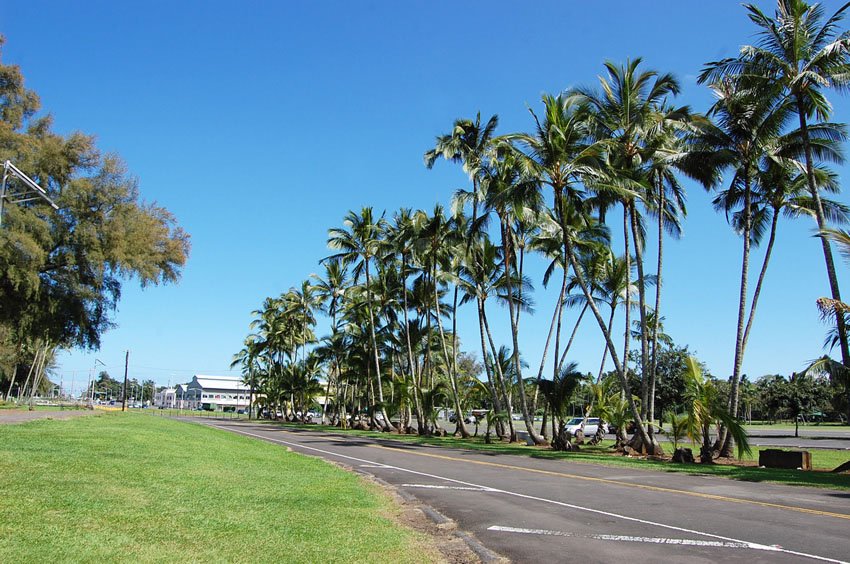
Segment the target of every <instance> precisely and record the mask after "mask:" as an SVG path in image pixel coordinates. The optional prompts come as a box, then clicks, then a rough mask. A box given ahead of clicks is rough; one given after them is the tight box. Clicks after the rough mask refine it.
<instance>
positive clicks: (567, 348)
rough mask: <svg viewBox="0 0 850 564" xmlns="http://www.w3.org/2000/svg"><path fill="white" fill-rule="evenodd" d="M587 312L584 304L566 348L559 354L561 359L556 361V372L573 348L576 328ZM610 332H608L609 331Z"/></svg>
mask: <svg viewBox="0 0 850 564" xmlns="http://www.w3.org/2000/svg"><path fill="white" fill-rule="evenodd" d="M586 311H587V303H585V304H584V305H583V306H582V307H581V312H580V313H579V314H578V319H576V324H575V325H574V326H573V331H572V333H570V340H569V341H567V346H566V347H564V352H563V353H561V358H560V360H558V370H560V369H561V367H562V366H563V365H564V362H566V360H567V353H568V352H570V348H571V347H572V346H573V341H574V340H575V338H576V335H577V334H578V327H579V325H580V324H581V319H582V318H583V317H584V313H585V312H586ZM609 332H610V330H609Z"/></svg>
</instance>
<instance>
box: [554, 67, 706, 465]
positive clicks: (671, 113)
mask: <svg viewBox="0 0 850 564" xmlns="http://www.w3.org/2000/svg"><path fill="white" fill-rule="evenodd" d="M641 62H642V61H641V59H640V58H637V59H634V60H630V61H627V62H626V64H625V65H616V64H614V63H612V62H606V63H605V68H606V71H607V73H606V74H607V76H604V77H600V78H599V82H600V91H595V90H592V89H589V88H576V89H574V90H572V91H571V93H570V96H571V97H574V98H575V99H576V101H577V102H578V103H579V104H581V105H582V106H584V112H586V115H587V120H588V124H589V127H590V133H591V135H592V136H593V138H595V139H597V140H599V142H600V143H602V144H603V145H604V146H605V151H606V155H607V158H606V161H605V162H606V168H607V172H608V175H607V176H606V178H605V179H604V181H603V182H606V183H608V182H610V183H613V184H615V185H617V186H618V187H619V188H620V189H621V196H620V198H619V199H620V201H621V203H622V205H623V214H624V215H623V236H624V243H625V257H626V261H627V264H626V274H627V275H628V276H629V277H630V276H631V267H630V266H629V262H631V250H630V244H629V241H630V239H631V241H632V242H633V244H634V258H635V264H636V266H637V273H638V280H637V290H638V299H639V309H638V311H639V315H640V319H641V326H642V327H644V328H646V329H647V330H644V331H642V332H641V335H640V345H641V374H642V379H641V392H642V399H643V401H642V403H641V412H642V415H643V416H644V417H647V416H648V411H647V408H648V405H649V401H648V397H647V396H648V389H649V374H650V372H651V370H650V368H649V364H650V352H649V351H650V334H649V331H648V325H647V324H646V323H645V320H646V313H647V300H646V275H645V274H644V260H643V248H644V239H645V233H644V227H643V218H642V217H641V215H640V214H639V212H638V207H637V203H638V201H639V200H642V201H643V202H644V205H645V206H646V207H647V208H649V209H651V208H652V200H653V199H654V198H653V195H654V183H653V178H652V176H651V168H650V164H651V163H652V162H653V161H654V159H655V157H656V155H655V154H654V151H653V150H654V148H655V145H654V144H653V143H652V141H653V138H654V137H655V135H656V132H657V130H658V129H659V127H661V126H664V125H666V126H667V127H671V126H672V124H674V123H677V122H678V123H681V124H682V125H684V122H685V120H686V119H687V117H688V114H689V113H690V112H689V110H688V108H686V107H683V108H678V109H672V108H669V107H667V106H666V105H665V101H666V99H667V98H668V97H670V96H675V95H676V94H678V93H679V84H678V82H677V81H676V79H675V78H674V77H673V76H672V75H670V74H663V75H660V74H659V73H658V72H656V71H652V70H640V68H639V67H640V64H641ZM630 235H631V237H630ZM627 284H630V283H629V282H628V281H627ZM629 302H630V296H628V295H626V321H625V322H626V328H627V331H628V327H629V315H630V309H631V308H630V307H629V305H630V304H629ZM623 356H624V357H626V358H627V357H628V343H627V344H626V349H625V350H624V352H623ZM650 430H651V426H650ZM650 438H652V439H653V449H657V448H658V445H657V443H655V441H654V437H653V436H652V433H651V431H650Z"/></svg>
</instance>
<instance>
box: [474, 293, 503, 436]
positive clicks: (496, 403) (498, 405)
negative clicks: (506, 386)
mask: <svg viewBox="0 0 850 564" xmlns="http://www.w3.org/2000/svg"><path fill="white" fill-rule="evenodd" d="M476 301H477V303H478V332H479V335H480V336H481V358H482V359H483V361H484V373H485V374H486V375H487V389H488V390H490V393H491V395H492V396H493V397H492V399H493V412H494V413H501V412H502V402H501V401H500V400H499V393H498V392H497V390H496V386H495V385H494V383H493V368H492V367H491V366H490V363H489V362H487V344H486V343H485V342H484V300H482V299H481V298H480V297H479V298H477V300H476ZM500 423H501V421H499V422H497V423H496V429H497V432H498V433H499V438H500V439H501V438H502V433H501V430H502V428H503V427H502V426H501V425H500Z"/></svg>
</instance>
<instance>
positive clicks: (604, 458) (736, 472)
mask: <svg viewBox="0 0 850 564" xmlns="http://www.w3.org/2000/svg"><path fill="white" fill-rule="evenodd" d="M267 424H269V425H276V424H279V423H272V422H268V423H267ZM284 425H286V426H291V427H295V428H303V429H309V430H313V431H325V432H329V433H342V434H348V435H354V436H363V437H374V438H381V439H390V440H395V441H402V442H406V443H415V444H430V445H438V446H442V447H447V448H463V449H469V450H482V451H487V452H499V453H504V454H516V455H521V456H531V457H536V458H548V459H564V460H569V461H571V462H583V463H594V464H604V465H606V466H619V467H628V468H640V469H644V470H661V471H666V472H684V473H689V474H703V475H706V474H707V475H712V476H719V477H724V478H730V479H735V480H743V481H748V482H774V483H779V484H788V485H798V486H812V487H820V488H830V489H837V490H850V475H848V474H832V473H830V472H825V471H814V472H802V471H797V470H781V469H775V468H758V467H756V466H732V465H723V464H714V465H701V464H673V463H670V462H665V461H657V460H646V459H640V458H630V457H627V456H621V455H616V454H614V453H612V452H611V448H610V447H611V445H613V443H614V442H613V441H612V440H605V441H603V442H602V443H601V444H599V445H597V446H582V447H581V450H580V451H578V452H557V451H553V450H550V449H548V448H543V447H530V446H526V445H524V444H518V443H513V444H508V443H502V442H498V441H497V440H495V438H494V441H493V442H492V443H491V444H486V443H485V442H484V439H483V438H482V437H481V436H478V437H470V438H469V439H461V438H458V437H452V436H448V437H420V436H418V435H397V434H389V433H381V432H376V431H354V430H341V429H339V428H336V427H329V426H321V425H298V424H292V423H287V424H284ZM681 446H690V444H689V443H688V444H682V445H681ZM695 450H698V449H696V448H695ZM810 452H811V454H812V466H813V467H814V468H815V469H816V470H832V469H833V468H836V467H837V466H838V465H840V464H842V463H844V462H847V461H848V460H850V451H846V450H843V451H842V450H826V449H817V450H811V451H810ZM749 459H750V460H753V459H756V460H757V459H758V448H756V447H754V448H753V454H752V456H751V457H750V458H749Z"/></svg>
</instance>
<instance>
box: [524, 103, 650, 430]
mask: <svg viewBox="0 0 850 564" xmlns="http://www.w3.org/2000/svg"><path fill="white" fill-rule="evenodd" d="M543 103H544V108H545V114H544V116H543V118H542V119H540V118H538V117H537V115H536V114H534V112H533V111H532V116H533V117H534V120H535V124H536V126H537V127H536V131H535V133H534V134H517V135H513V136H511V138H512V139H514V140H516V141H518V142H519V143H520V144H521V145H523V146H524V147H525V153H524V156H525V157H526V158H525V159H523V161H522V162H523V165H524V166H525V168H526V169H527V170H528V172H529V173H530V174H532V175H534V176H535V177H536V178H538V180H539V182H540V183H541V184H542V185H545V186H549V187H550V188H551V189H552V192H553V195H554V209H555V215H556V217H557V218H558V221H559V222H561V228H562V234H563V238H564V240H563V245H564V255H565V256H566V257H567V261H568V263H569V264H570V266H571V267H572V269H573V273H574V274H575V276H576V280H577V282H578V283H579V286H580V287H581V290H582V292H583V293H584V295H585V297H586V298H587V304H588V306H589V308H590V311H591V312H592V313H593V316H594V318H595V319H596V322H597V325H598V326H599V329H600V331H601V332H602V335H603V337H604V339H605V343H606V345H607V346H608V350H609V352H610V354H611V359H612V361H613V362H614V367H615V369H616V372H617V376H618V378H619V379H620V385H621V386H622V388H623V390H624V391H625V393H626V396H627V400H628V402H629V406H630V408H631V410H632V415H633V417H634V420H635V423H636V429H637V432H638V434H639V435H640V437H641V440H642V441H643V443H644V444H646V445H650V444H651V441H650V439H649V435H648V434H647V431H646V427H645V425H644V423H643V418H642V417H641V415H640V412H639V410H638V405H637V403H636V402H635V401H634V399H633V397H632V394H631V386H630V384H629V381H628V378H627V373H626V364H625V362H621V360H620V356H619V355H618V354H617V350H616V346H615V345H614V341H613V338H612V334H611V331H609V330H608V326H607V323H606V320H605V318H604V317H603V316H602V312H601V311H600V310H599V307H598V305H597V303H596V300H595V299H594V297H593V295H592V288H591V286H590V284H589V283H588V280H587V278H586V276H585V275H584V273H583V271H582V268H581V265H580V264H579V263H578V257H577V252H576V247H575V240H576V237H575V232H574V230H573V229H572V228H571V227H570V225H567V224H566V222H565V218H566V217H568V216H569V214H571V213H587V212H588V211H589V207H588V205H587V202H586V200H587V198H588V197H589V196H590V195H591V194H590V193H589V190H588V185H595V189H596V190H598V191H602V192H609V193H612V194H622V193H623V189H622V188H621V187H619V186H616V185H613V184H610V183H608V184H602V182H601V181H602V180H603V179H604V173H603V171H602V156H603V154H604V147H603V146H602V145H601V144H600V143H593V142H590V141H589V139H590V131H589V128H588V124H587V120H586V119H585V116H584V115H583V112H581V111H579V110H580V109H581V108H580V107H579V105H578V104H577V102H576V100H575V99H574V98H568V97H563V96H550V95H545V96H544V97H543ZM624 360H625V359H624Z"/></svg>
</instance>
